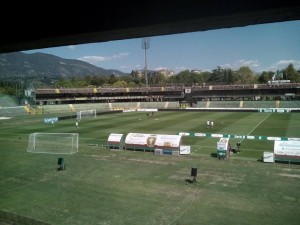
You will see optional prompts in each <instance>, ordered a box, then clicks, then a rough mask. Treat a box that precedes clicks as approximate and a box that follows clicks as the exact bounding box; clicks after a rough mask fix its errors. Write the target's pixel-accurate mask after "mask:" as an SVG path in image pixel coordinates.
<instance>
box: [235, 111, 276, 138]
mask: <svg viewBox="0 0 300 225" xmlns="http://www.w3.org/2000/svg"><path fill="white" fill-rule="evenodd" d="M271 115H272V113H271V114H270V115H268V116H267V117H266V118H264V119H263V120H262V121H260V122H259V124H257V125H256V126H255V127H254V128H253V129H252V130H251V131H250V132H249V133H248V134H247V136H248V135H249V134H251V133H252V131H254V130H255V129H256V128H257V127H258V126H259V125H260V124H261V123H262V122H264V121H265V120H266V119H268V118H269V117H270V116H271ZM244 139H245V138H243V139H242V140H241V141H240V142H242V141H243V140H244Z"/></svg>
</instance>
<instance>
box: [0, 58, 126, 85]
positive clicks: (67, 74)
mask: <svg viewBox="0 0 300 225" xmlns="http://www.w3.org/2000/svg"><path fill="white" fill-rule="evenodd" d="M111 74H114V75H116V76H124V75H128V74H126V73H123V72H121V71H118V70H114V69H109V70H106V69H103V68H100V67H97V66H94V65H92V64H89V63H87V62H84V61H81V60H76V59H64V58H60V57H57V56H54V55H51V54H45V53H32V54H26V53H22V52H12V53H5V54H0V79H1V80H13V79H20V78H22V79H23V78H25V79H38V80H41V79H47V80H49V79H51V80H52V79H53V80H57V79H61V78H72V77H83V76H86V75H90V76H109V75H111Z"/></svg>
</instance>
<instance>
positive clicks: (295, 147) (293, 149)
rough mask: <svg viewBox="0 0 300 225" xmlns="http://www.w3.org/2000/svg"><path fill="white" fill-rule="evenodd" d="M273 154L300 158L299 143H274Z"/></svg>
mask: <svg viewBox="0 0 300 225" xmlns="http://www.w3.org/2000/svg"><path fill="white" fill-rule="evenodd" d="M274 154H275V155H290V156H300V141H275V142H274Z"/></svg>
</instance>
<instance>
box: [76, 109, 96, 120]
mask: <svg viewBox="0 0 300 225" xmlns="http://www.w3.org/2000/svg"><path fill="white" fill-rule="evenodd" d="M96 116H97V111H96V109H89V110H81V111H79V112H77V119H78V120H81V119H83V118H91V117H96Z"/></svg>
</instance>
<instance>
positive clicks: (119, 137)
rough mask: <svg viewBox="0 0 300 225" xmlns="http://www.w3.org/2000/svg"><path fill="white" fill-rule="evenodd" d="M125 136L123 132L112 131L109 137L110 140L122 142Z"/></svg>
mask: <svg viewBox="0 0 300 225" xmlns="http://www.w3.org/2000/svg"><path fill="white" fill-rule="evenodd" d="M122 137H123V134H116V133H111V134H110V135H109V137H108V140H107V141H108V142H114V143H115V142H118V143H119V142H121V140H122Z"/></svg>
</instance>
